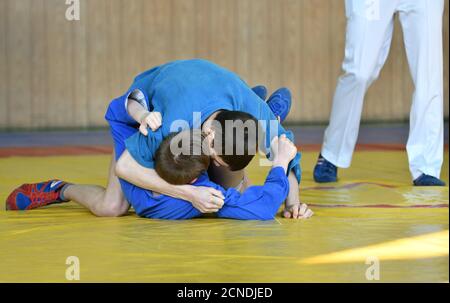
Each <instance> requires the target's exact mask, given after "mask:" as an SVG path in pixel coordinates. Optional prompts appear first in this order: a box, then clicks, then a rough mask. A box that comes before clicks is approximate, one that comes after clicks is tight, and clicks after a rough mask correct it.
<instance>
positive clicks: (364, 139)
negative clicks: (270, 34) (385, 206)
mask: <svg viewBox="0 0 450 303" xmlns="http://www.w3.org/2000/svg"><path fill="white" fill-rule="evenodd" d="M287 128H288V129H291V130H292V131H293V132H294V134H295V137H296V140H297V144H321V143H322V138H323V132H324V126H288V127H287ZM408 132H409V129H408V125H407V124H395V125H363V126H361V129H360V133H359V140H358V142H359V143H363V144H369V143H370V144H405V143H406V141H407V139H408ZM448 139H449V132H448V123H446V124H445V143H446V144H448V141H449V140H448ZM111 144H112V142H111V138H110V135H109V131H108V130H107V129H105V130H92V131H43V132H0V147H34V146H71V145H72V146H73V145H88V146H92V145H111Z"/></svg>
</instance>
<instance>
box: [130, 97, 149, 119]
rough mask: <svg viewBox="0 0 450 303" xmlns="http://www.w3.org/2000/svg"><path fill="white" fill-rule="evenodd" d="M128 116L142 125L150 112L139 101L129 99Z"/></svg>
mask: <svg viewBox="0 0 450 303" xmlns="http://www.w3.org/2000/svg"><path fill="white" fill-rule="evenodd" d="M127 110H128V114H129V115H130V116H131V117H132V118H133V119H134V120H135V121H136V122H138V123H141V121H142V118H143V117H144V116H145V115H146V114H148V111H147V110H146V109H145V108H144V107H143V106H142V105H141V104H140V103H139V102H137V101H135V100H133V99H128V106H127Z"/></svg>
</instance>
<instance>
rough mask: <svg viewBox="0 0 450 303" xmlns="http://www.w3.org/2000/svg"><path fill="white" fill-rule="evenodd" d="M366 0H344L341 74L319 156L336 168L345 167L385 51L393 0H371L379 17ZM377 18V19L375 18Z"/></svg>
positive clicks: (387, 51)
mask: <svg viewBox="0 0 450 303" xmlns="http://www.w3.org/2000/svg"><path fill="white" fill-rule="evenodd" d="M367 3H369V2H368V1H364V0H347V1H346V2H345V5H346V11H347V32H346V46H345V59H344V63H343V70H344V75H342V76H341V77H340V78H339V80H338V84H337V87H336V92H335V94H334V99H333V106H332V110H331V117H330V123H329V125H328V128H327V129H326V131H325V137H324V143H323V147H322V155H323V156H324V157H325V159H327V160H328V161H330V162H331V163H333V164H334V165H336V166H338V167H349V166H350V163H351V159H352V155H353V150H354V148H355V144H356V140H357V138H358V132H359V124H360V120H361V112H362V106H363V102H364V96H365V94H366V91H367V89H368V87H369V86H370V84H371V83H372V82H373V81H374V80H375V79H376V78H377V77H378V74H379V72H380V70H381V68H382V67H383V65H384V63H385V61H386V58H387V56H388V53H389V49H390V45H391V40H392V32H393V28H394V13H395V9H396V6H397V4H398V1H397V0H380V1H373V3H376V4H379V7H378V8H376V9H379V16H373V15H370V14H369V13H368V7H367ZM378 17H379V18H378Z"/></svg>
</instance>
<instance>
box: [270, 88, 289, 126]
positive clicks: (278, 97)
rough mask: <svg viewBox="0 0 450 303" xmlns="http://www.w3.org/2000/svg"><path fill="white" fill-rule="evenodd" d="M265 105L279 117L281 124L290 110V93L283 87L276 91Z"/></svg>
mask: <svg viewBox="0 0 450 303" xmlns="http://www.w3.org/2000/svg"><path fill="white" fill-rule="evenodd" d="M267 105H269V107H270V109H271V110H272V112H273V114H274V115H275V116H276V117H280V122H283V121H284V120H286V117H287V116H288V114H289V111H290V110H291V105H292V96H291V92H290V91H289V89H287V88H285V87H282V88H280V89H277V90H276V91H275V92H274V93H273V94H272V95H271V96H270V97H269V99H268V100H267Z"/></svg>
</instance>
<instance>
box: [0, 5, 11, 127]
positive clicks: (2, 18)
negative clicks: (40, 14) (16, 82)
mask: <svg viewBox="0 0 450 303" xmlns="http://www.w3.org/2000/svg"><path fill="white" fill-rule="evenodd" d="M7 12H9V10H8V2H7V1H0V24H1V25H0V71H1V72H0V129H2V128H6V127H8V125H9V110H8V105H9V104H8V100H9V95H8V92H9V90H8V86H9V85H8V80H9V68H8V67H9V66H8V53H7V43H8V42H7V41H8V18H7Z"/></svg>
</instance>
